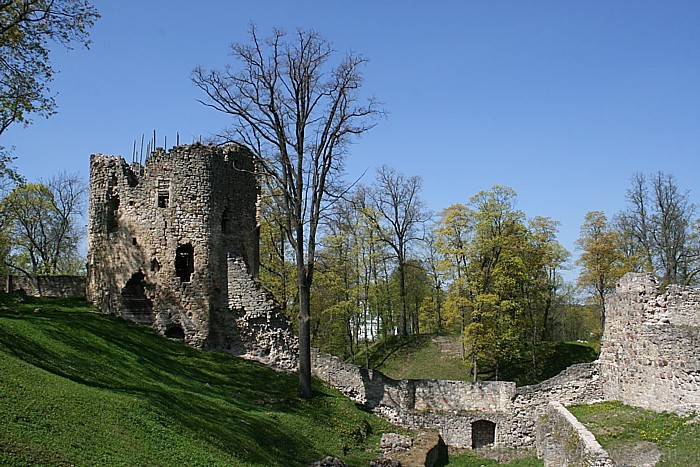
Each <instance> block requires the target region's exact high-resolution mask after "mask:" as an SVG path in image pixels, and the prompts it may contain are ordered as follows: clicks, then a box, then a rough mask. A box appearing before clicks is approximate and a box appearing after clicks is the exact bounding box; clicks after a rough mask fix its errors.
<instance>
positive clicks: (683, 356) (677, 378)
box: [599, 274, 700, 414]
mask: <svg viewBox="0 0 700 467" xmlns="http://www.w3.org/2000/svg"><path fill="white" fill-rule="evenodd" d="M698 348H700V290H698V289H693V288H689V287H681V286H677V285H672V286H669V287H667V288H666V290H661V289H660V287H659V284H658V282H657V280H656V279H655V278H654V277H653V276H652V275H649V274H627V275H625V276H624V277H623V278H622V279H621V280H620V282H619V283H618V286H617V291H616V293H615V294H614V295H612V296H611V297H610V298H609V299H608V306H607V313H606V322H605V332H604V333H603V339H602V344H601V353H600V358H599V362H600V371H601V377H602V379H603V388H604V397H605V399H608V400H619V401H622V402H625V403H627V404H630V405H634V406H639V407H644V408H648V409H651V410H656V411H671V412H676V413H678V414H687V413H691V412H697V411H700V352H698Z"/></svg>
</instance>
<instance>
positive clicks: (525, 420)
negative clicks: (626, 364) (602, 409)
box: [509, 362, 603, 447]
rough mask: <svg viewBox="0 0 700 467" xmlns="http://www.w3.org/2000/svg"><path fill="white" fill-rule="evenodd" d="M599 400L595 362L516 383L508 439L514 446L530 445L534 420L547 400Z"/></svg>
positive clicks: (598, 376) (543, 412) (547, 402)
mask: <svg viewBox="0 0 700 467" xmlns="http://www.w3.org/2000/svg"><path fill="white" fill-rule="evenodd" d="M601 400H603V388H602V381H601V378H600V374H599V368H598V365H597V363H596V362H593V363H579V364H577V365H572V366H570V367H569V368H567V369H566V370H564V371H562V372H561V373H559V374H558V375H556V376H554V377H552V378H550V379H548V380H546V381H543V382H541V383H539V384H535V385H531V386H522V387H519V388H517V390H516V396H515V398H514V399H513V422H512V433H513V435H512V436H513V437H512V439H510V440H509V442H510V443H511V444H512V445H513V446H517V447H531V446H532V445H533V444H534V442H535V439H536V437H537V423H538V420H539V418H540V417H542V416H543V415H544V414H545V413H546V411H547V406H548V404H549V402H550V401H557V402H560V403H562V404H565V405H572V404H591V403H593V402H598V401H601Z"/></svg>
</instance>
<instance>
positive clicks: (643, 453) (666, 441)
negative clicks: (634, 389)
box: [569, 402, 700, 467]
mask: <svg viewBox="0 0 700 467" xmlns="http://www.w3.org/2000/svg"><path fill="white" fill-rule="evenodd" d="M569 411H571V413H572V414H574V415H575V416H576V418H578V419H579V420H580V421H581V423H583V424H584V425H586V427H587V428H588V429H589V430H590V431H591V433H593V434H594V435H595V437H596V439H597V440H598V442H599V443H600V444H601V445H602V446H603V447H604V448H605V449H606V450H607V451H608V452H609V453H610V456H611V457H612V459H613V461H615V462H616V463H617V464H618V465H654V462H655V461H656V460H657V458H658V457H659V455H660V460H659V462H658V463H657V464H656V465H658V466H679V467H681V466H682V467H686V466H698V465H700V417H699V416H697V415H696V416H695V417H679V416H677V415H674V414H670V413H666V412H664V413H656V412H652V411H649V410H643V409H639V408H635V407H630V406H628V405H625V404H622V403H621V402H599V403H597V404H592V405H577V406H573V407H569Z"/></svg>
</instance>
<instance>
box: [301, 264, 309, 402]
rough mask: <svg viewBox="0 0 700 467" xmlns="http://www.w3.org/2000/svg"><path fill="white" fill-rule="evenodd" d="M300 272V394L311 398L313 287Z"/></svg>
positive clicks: (302, 272)
mask: <svg viewBox="0 0 700 467" xmlns="http://www.w3.org/2000/svg"><path fill="white" fill-rule="evenodd" d="M299 269H301V270H299ZM303 269H304V268H303V266H302V267H301V268H297V270H298V273H299V395H300V396H301V397H303V398H304V399H306V400H310V399H311V396H312V393H311V319H310V316H311V300H310V298H311V288H310V287H309V284H308V283H307V281H306V273H305V271H304V270H303Z"/></svg>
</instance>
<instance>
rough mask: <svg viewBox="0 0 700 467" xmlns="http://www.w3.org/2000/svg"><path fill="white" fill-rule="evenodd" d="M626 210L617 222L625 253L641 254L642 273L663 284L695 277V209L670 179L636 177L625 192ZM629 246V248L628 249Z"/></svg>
mask: <svg viewBox="0 0 700 467" xmlns="http://www.w3.org/2000/svg"><path fill="white" fill-rule="evenodd" d="M627 201H628V207H627V209H626V210H625V211H623V212H621V213H620V214H619V215H618V218H617V224H618V228H619V229H620V231H621V233H622V236H623V238H625V239H627V241H626V249H629V250H631V251H638V252H640V254H641V256H642V258H643V265H644V266H643V269H646V270H649V271H654V272H655V273H656V274H658V275H659V276H660V277H661V278H662V279H663V281H664V282H665V283H667V284H668V283H687V282H690V281H691V280H692V279H693V277H694V276H695V275H696V274H697V270H698V266H697V260H698V255H697V245H696V244H695V242H696V240H697V236H696V235H695V234H694V232H693V227H694V223H693V216H694V215H695V205H694V204H693V203H691V202H690V199H689V194H688V192H687V191H685V192H684V191H681V190H680V189H679V188H678V185H677V183H676V179H675V177H674V176H673V175H667V174H664V173H663V172H657V173H656V174H654V175H652V176H651V177H650V178H649V179H647V178H646V177H645V176H644V175H642V174H640V173H637V174H634V176H633V177H632V187H631V188H630V189H629V190H627ZM627 243H629V245H627Z"/></svg>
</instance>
